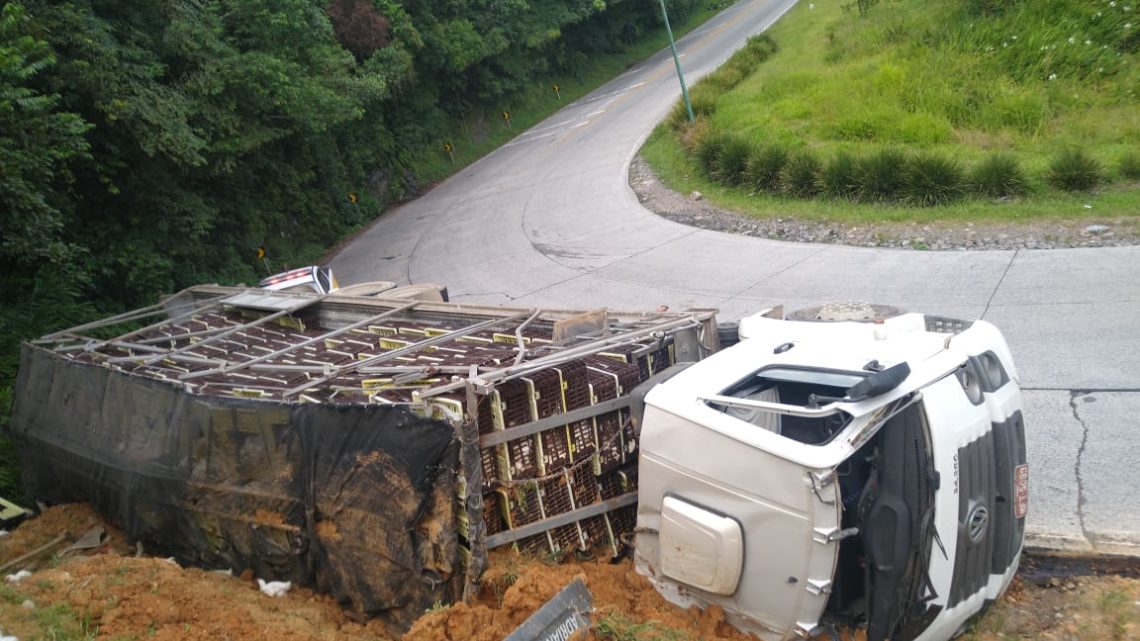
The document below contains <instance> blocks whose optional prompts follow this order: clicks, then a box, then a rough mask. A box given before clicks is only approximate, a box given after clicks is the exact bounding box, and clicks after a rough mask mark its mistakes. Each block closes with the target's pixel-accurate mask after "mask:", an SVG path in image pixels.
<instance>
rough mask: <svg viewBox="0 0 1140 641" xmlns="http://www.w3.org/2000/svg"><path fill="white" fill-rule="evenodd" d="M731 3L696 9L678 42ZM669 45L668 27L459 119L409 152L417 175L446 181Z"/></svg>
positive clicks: (678, 27)
mask: <svg viewBox="0 0 1140 641" xmlns="http://www.w3.org/2000/svg"><path fill="white" fill-rule="evenodd" d="M730 4H732V2H731V1H729V0H714V1H713V2H709V3H702V4H701V5H700V6H697V7H694V8H693V10H692V12H691V13H690V14H689V15H688V17H687V19H686V20H685V21H684V22H679V23H678V22H674V23H672V27H673V35H674V37H675V38H677V39H680V38H681V37H682V36H684V35H685V34H687V33H688V32H690V31H692V30H693V29H696V28H697V27H699V26H701V25H702V24H704V23H705V22H706V21H707V20H709V19H710V18H712V17H713V16H715V15H716V14H718V13H720V12H721V11H722V10H723V9H724V8H725V7H727V6H729V5H730ZM668 45H669V41H668V38H667V36H666V32H665V26H664V24H662V25H661V27H660V28H658V29H657V30H655V31H653V32H650V33H647V34H645V36H643V37H642V38H641V39H640V40H638V41H637V42H636V43H634V44H633V45H631V46H630V47H629V48H628V49H626V50H625V51H622V52H620V53H611V54H603V55H596V56H592V57H590V58H589V59H588V60H586V61H585V62H584V63H583V66H582V68H581V70H580V74H579V76H577V77H575V76H573V75H570V74H557V75H551V76H549V77H547V78H545V79H543V80H541V81H538V82H536V83H535V84H534V85H533V86H532V87H531V88H530V89H529V90H527V91H524V92H520V93H517V94H515V95H513V96H510V97H509V98H507V99H505V100H503V101H502V104H501V105H500V106H499V108H498V109H486V108H485V109H481V110H477V111H475V112H474V113H471V114H468V115H467V116H466V117H464V118H462V119H456V120H455V121H453V122H452V123H450V127H449V128H448V129H446V130H444V131H441V132H440V135H439V140H438V142H437V144H436V145H435V146H434V147H431V148H429V149H414V150H409V154H410V157H411V161H410V166H411V168H412V171H413V172H414V173H415V175H416V177H417V178H418V179H419V180H420V181H422V182H424V183H431V182H436V181H439V180H443V179H444V178H447V177H448V176H450V175H451V174H454V173H455V172H457V171H459V170H460V169H462V168H463V167H465V166H467V165H469V164H471V163H472V162H475V161H476V160H478V159H479V158H481V157H483V156H485V155H487V154H488V153H490V152H492V151H494V150H495V149H497V148H498V147H499V146H501V145H503V144H504V143H506V142H508V141H510V139H511V138H514V137H515V136H517V135H518V134H520V133H522V132H524V131H526V130H527V129H528V128H530V127H531V126H533V125H535V124H536V123H538V122H540V121H542V120H543V119H544V118H546V117H547V116H550V115H551V114H553V113H554V112H556V111H558V110H559V109H561V108H562V107H564V106H566V105H567V104H570V103H571V102H574V101H575V100H577V99H578V98H581V97H582V96H584V95H586V94H588V93H590V92H591V91H593V90H594V89H597V88H598V87H600V86H602V85H603V84H605V83H606V82H609V81H610V80H612V79H614V78H616V77H617V76H618V75H620V74H621V73H622V72H624V71H625V70H626V69H629V68H630V67H633V66H634V65H636V64H638V63H640V62H642V61H643V60H645V59H646V58H648V57H649V56H651V55H652V54H654V53H656V52H657V51H659V50H661V49H663V48H665V47H667V46H668ZM556 84H557V85H558V86H559V91H558V92H557V93H555V91H554V89H553V87H554V85H556ZM504 111H505V112H508V113H509V114H510V116H511V119H510V126H509V127H508V125H507V122H506V121H505V120H503V118H502V112H504ZM445 144H450V145H451V154H450V155H449V154H448V152H447V151H446V149H445V148H444V145H445ZM452 156H453V157H454V159H453V158H452Z"/></svg>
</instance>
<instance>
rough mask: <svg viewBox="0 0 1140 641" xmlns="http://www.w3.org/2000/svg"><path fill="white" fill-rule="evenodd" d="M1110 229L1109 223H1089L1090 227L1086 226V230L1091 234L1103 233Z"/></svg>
mask: <svg viewBox="0 0 1140 641" xmlns="http://www.w3.org/2000/svg"><path fill="white" fill-rule="evenodd" d="M1109 229H1111V228H1110V227H1109V226H1108V225H1089V226H1088V227H1085V231H1087V232H1088V233H1090V234H1103V233H1104V232H1106V231H1108V230H1109Z"/></svg>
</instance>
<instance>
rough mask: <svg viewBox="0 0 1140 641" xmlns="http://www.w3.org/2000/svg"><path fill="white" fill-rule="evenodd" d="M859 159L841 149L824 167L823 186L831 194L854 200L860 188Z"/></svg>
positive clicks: (835, 196)
mask: <svg viewBox="0 0 1140 641" xmlns="http://www.w3.org/2000/svg"><path fill="white" fill-rule="evenodd" d="M857 164H858V161H857V160H856V159H855V156H853V155H851V154H850V153H848V152H846V151H841V152H839V153H837V154H836V155H835V157H834V158H832V159H831V162H829V163H827V166H826V167H824V169H823V188H824V191H826V192H827V194H828V195H829V196H832V197H834V198H845V199H848V200H854V199H855V196H856V193H857V191H858V188H859V182H858V166H857Z"/></svg>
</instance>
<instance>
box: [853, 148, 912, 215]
mask: <svg viewBox="0 0 1140 641" xmlns="http://www.w3.org/2000/svg"><path fill="white" fill-rule="evenodd" d="M906 170H907V155H906V153H905V152H903V151H902V150H899V149H895V148H893V147H888V148H886V149H880V150H879V151H877V152H875V153H873V154H871V155H869V156H864V157H862V158H860V159H859V160H858V162H856V163H855V185H856V186H855V196H856V198H857V199H858V200H860V201H863V202H883V201H889V200H894V199H895V198H897V197H898V196H899V195H900V193H901V192H902V188H903V185H904V184H905V182H906Z"/></svg>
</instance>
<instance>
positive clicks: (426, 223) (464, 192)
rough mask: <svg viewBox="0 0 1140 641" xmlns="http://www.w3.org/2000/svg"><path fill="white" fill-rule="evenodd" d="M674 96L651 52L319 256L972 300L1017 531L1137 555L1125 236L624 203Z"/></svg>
mask: <svg viewBox="0 0 1140 641" xmlns="http://www.w3.org/2000/svg"><path fill="white" fill-rule="evenodd" d="M793 4H794V3H793V2H790V1H789V0H741V1H740V2H738V3H737V4H735V5H734V6H732V7H730V8H729V9H727V10H726V11H724V12H723V13H722V14H721V15H720V16H718V17H717V18H714V19H713V20H712V21H710V22H709V23H706V24H705V25H704V26H702V27H701V28H700V29H698V30H696V31H694V32H692V33H690V34H689V35H688V36H687V37H686V38H684V39H683V40H682V41H681V42H679V43H678V47H679V49H680V51H681V52H682V58H681V63H682V65H683V67H684V70H685V74H686V77H687V78H689V79H690V81H691V80H693V79H696V78H698V77H699V76H701V75H703V74H705V73H708V72H709V71H711V70H713V69H715V68H716V67H717V66H718V65H719V64H720V63H721V62H723V61H724V60H725V59H726V58H727V57H728V56H729V55H730V54H731V53H732V51H734V50H735V49H737V48H738V47H739V46H741V44H743V42H744V40H745V39H746V38H747V37H748V36H749V35H752V34H754V33H757V32H759V31H761V30H763V29H765V28H766V27H768V26H769V25H771V24H772V23H773V22H774V21H775V20H776V19H777V18H778V17H779V16H780V15H782V13H783V12H785V11H788V10H791V11H810V10H811V9H810V8H809V5H808V4H807V3H802V4H800V5H798V6H793ZM679 95H680V88H679V86H678V84H677V79H676V76H675V73H674V70H673V62H672V59H671V58H670V57H668V55H667V51H662V52H661V53H659V54H658V55H655V56H653V57H652V58H651V59H649V60H647V61H646V62H644V63H642V64H641V65H638V66H637V67H635V68H633V69H631V70H629V71H628V72H626V73H625V74H623V75H622V76H620V77H618V78H617V79H615V80H614V81H612V82H610V83H608V84H607V85H605V86H604V87H602V88H600V89H598V90H597V91H595V92H594V93H592V94H591V95H589V96H587V97H585V98H583V99H581V100H579V101H577V102H575V103H573V104H570V105H567V106H566V107H565V108H563V109H562V110H560V111H559V112H558V113H556V114H555V115H553V116H551V117H550V118H549V119H547V120H546V121H545V122H542V123H540V124H539V125H537V126H535V127H534V128H532V129H530V130H528V131H526V132H523V133H521V134H519V135H518V136H517V137H516V138H515V139H514V140H512V141H511V142H510V143H508V144H507V145H505V146H504V147H502V148H500V149H499V150H498V151H496V152H494V153H492V154H490V155H488V156H486V157H485V158H483V159H482V160H480V161H478V162H477V163H475V164H473V165H472V166H470V167H468V168H466V169H465V170H463V171H462V172H461V173H460V174H458V175H456V176H454V177H453V178H451V179H450V180H448V181H446V182H444V183H443V184H441V185H439V186H438V187H436V188H435V189H433V190H432V191H431V192H430V193H428V194H426V195H424V196H423V197H421V198H419V199H417V200H415V201H413V202H410V203H407V204H405V205H403V206H401V207H399V208H397V209H395V210H392V211H389V212H387V213H385V214H384V215H383V216H382V217H381V218H380V220H379V221H378V223H377V224H375V225H374V226H373V227H372V228H371V229H370V230H369V231H367V232H366V233H364V234H362V235H360V236H359V237H358V238H357V239H356V240H355V241H353V242H352V243H351V244H349V245H348V246H346V247H345V248H344V249H343V250H342V251H341V252H340V253H339V254H338V255H337V256H336V258H335V259H334V260H333V262H332V264H333V266H334V268H335V270H336V273H337V274H338V276H339V278H340V280H341V282H343V283H355V282H362V281H368V280H394V281H398V282H405V283H406V282H422V281H433V282H439V283H443V284H446V285H447V286H448V288H449V290H450V293H451V296H452V298H453V300H457V301H470V302H480V303H495V304H503V305H510V306H526V307H533V306H546V307H561V308H592V307H599V306H608V307H610V308H611V309H655V308H657V307H658V306H659V305H669V306H670V307H671V308H673V309H679V308H684V307H688V306H699V307H717V308H719V309H720V310H721V312H722V316H723V318H724V319H732V318H738V317H740V316H742V315H745V314H748V313H750V312H752V311H755V310H758V309H762V308H764V307H768V306H771V305H775V304H781V303H783V304H785V305H788V306H789V307H790V308H792V309H795V308H799V307H806V306H809V305H813V304H818V303H821V302H826V301H835V300H864V301H871V302H877V303H884V304H889V305H895V306H899V307H902V308H905V309H908V310H912V311H922V312H926V313H932V314H941V315H948V316H955V317H959V318H968V319H973V318H984V319H986V320H989V321H991V322H993V323H995V324H996V325H997V326H998V327H1000V328H1001V329H1002V330H1003V332H1004V333H1005V335H1006V337H1007V339H1008V340H1009V342H1010V344H1011V347H1012V349H1013V353H1014V356H1015V358H1016V359H1017V362H1018V368H1019V370H1020V374H1021V383H1022V386H1023V389H1024V390H1025V396H1026V402H1027V416H1026V421H1027V425H1028V428H1027V429H1028V440H1029V458H1030V467H1031V499H1030V515H1029V522H1028V533H1029V538H1030V542H1031V543H1032V544H1034V545H1038V546H1045V547H1051V548H1066V549H1082V550H1093V551H1102V552H1121V553H1130V554H1140V491H1138V490H1140V481H1138V479H1140V475H1138V474H1137V472H1136V469H1137V467H1138V461H1140V420H1138V419H1137V417H1140V367H1138V363H1140V247H1119V248H1096V249H1056V250H1017V251H948V252H928V251H913V250H890V249H868V248H855V247H844V246H837V245H816V244H803V243H785V242H778V241H771V240H764V239H756V238H748V237H742V236H736V235H730V234H724V233H719V232H713V231H705V230H700V229H695V228H691V227H686V226H683V225H680V224H677V223H673V222H670V221H667V220H664V219H662V218H659V217H658V216H656V215H654V214H652V213H650V212H648V211H646V210H645V209H644V208H642V207H641V206H640V205H639V204H638V202H637V199H636V197H635V196H634V194H633V192H632V191H631V190H630V188H629V186H628V183H627V174H628V168H629V163H630V160H631V159H632V157H633V156H634V154H635V153H636V151H637V149H638V148H639V147H640V146H641V144H642V142H643V141H644V139H645V137H646V136H648V134H649V132H650V131H651V130H652V129H653V127H654V126H655V124H656V123H657V122H659V121H660V120H661V119H662V118H663V117H664V116H665V114H666V113H667V112H668V110H669V109H670V107H671V106H672V104H673V103H674V101H675V100H676V99H677V97H678V96H679Z"/></svg>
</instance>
